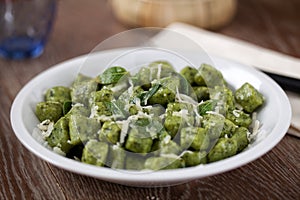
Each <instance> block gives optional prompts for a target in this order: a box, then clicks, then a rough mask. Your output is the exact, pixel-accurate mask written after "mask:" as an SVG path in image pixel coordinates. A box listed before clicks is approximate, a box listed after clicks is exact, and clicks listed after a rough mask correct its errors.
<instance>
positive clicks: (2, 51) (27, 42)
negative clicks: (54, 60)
mask: <svg viewBox="0 0 300 200" xmlns="http://www.w3.org/2000/svg"><path fill="white" fill-rule="evenodd" d="M56 4H57V2H56V0H0V56H1V57H4V58H9V59H24V58H34V57H38V56H39V55H41V54H42V52H43V50H44V47H45V44H46V42H47V39H48V37H49V34H50V32H51V29H52V25H53V22H54V18H55V11H56Z"/></svg>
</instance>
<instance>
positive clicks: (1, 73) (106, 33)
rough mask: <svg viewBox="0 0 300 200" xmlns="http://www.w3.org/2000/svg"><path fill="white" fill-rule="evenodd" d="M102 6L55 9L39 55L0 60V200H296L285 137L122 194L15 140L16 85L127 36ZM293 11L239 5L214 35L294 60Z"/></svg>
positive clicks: (299, 194)
mask: <svg viewBox="0 0 300 200" xmlns="http://www.w3.org/2000/svg"><path fill="white" fill-rule="evenodd" d="M107 2H108V1H104V0H76V1H74V0H61V1H59V7H58V14H57V18H56V23H55V27H54V30H53V32H52V34H51V38H50V40H49V42H48V45H47V47H46V49H45V52H44V53H43V54H42V55H41V56H40V57H39V58H37V59H32V60H26V61H9V60H4V59H1V60H0V100H1V101H0V119H1V120H0V148H1V150H0V183H1V185H0V199H1V200H2V199H103V200H109V199H132V200H140V199H145V200H167V199H300V140H299V139H297V138H295V137H292V136H288V135H287V136H285V137H284V138H283V140H282V141H281V142H280V143H279V144H278V145H277V146H276V147H275V148H274V149H272V150H271V151H270V152H268V153H267V154H265V155H264V156H262V157H261V158H259V159H257V160H255V161H253V162H251V163H249V164H247V165H245V166H242V167H240V168H238V169H235V170H232V171H229V172H226V173H222V174H219V175H215V176H211V177H207V178H203V179H198V180H194V181H191V182H188V183H184V184H181V185H177V186H169V187H159V188H136V187H128V186H122V185H118V184H114V183H109V182H105V181H102V180H98V179H94V178H91V177H86V176H82V175H78V174H75V173H71V172H67V171H65V170H62V169H59V168H57V167H55V166H53V165H51V164H49V163H47V162H45V161H43V160H41V159H39V158H38V157H37V156H35V155H33V154H32V153H30V152H29V151H28V150H27V149H26V148H25V147H24V146H23V145H22V144H21V143H20V142H19V141H18V140H17V138H16V137H15V135H14V133H13V131H12V128H11V125H10V120H9V113H10V107H11V103H12V102H13V99H14V97H15V96H16V94H17V93H18V91H19V90H20V89H21V88H22V87H23V86H24V84H26V83H27V82H28V81H29V80H30V79H31V78H33V77H34V76H36V75H37V74H38V73H40V72H42V71H44V70H45V69H47V68H49V67H51V66H52V65H55V64H57V63H60V62H62V61H65V60H67V59H70V58H73V57H76V56H79V55H82V54H86V53H88V52H90V51H91V50H92V49H93V48H94V47H95V46H96V45H97V44H98V43H99V42H101V41H103V40H105V39H106V38H108V37H110V36H112V35H114V34H116V33H119V32H121V31H124V30H126V29H128V27H125V26H123V25H122V24H120V23H119V22H118V21H116V19H115V18H114V16H113V15H112V13H111V10H110V8H109V6H108V3H107ZM299 10H300V1H298V0H286V1H281V0H239V6H238V12H237V14H236V16H235V19H234V20H233V21H232V23H231V24H229V25H228V26H226V27H223V28H222V29H220V30H218V32H220V33H223V34H226V35H229V36H232V37H236V38H239V39H242V40H246V41H249V42H252V43H254V44H257V45H260V46H263V47H266V48H270V49H273V50H276V51H279V52H282V53H286V54H289V55H292V56H296V57H300V50H299V49H300V13H299V12H298V11H299ZM0 31H1V30H0Z"/></svg>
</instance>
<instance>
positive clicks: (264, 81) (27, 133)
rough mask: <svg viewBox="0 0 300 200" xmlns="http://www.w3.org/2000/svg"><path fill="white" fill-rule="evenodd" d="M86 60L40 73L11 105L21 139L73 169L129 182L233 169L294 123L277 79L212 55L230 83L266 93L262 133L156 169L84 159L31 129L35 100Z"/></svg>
mask: <svg viewBox="0 0 300 200" xmlns="http://www.w3.org/2000/svg"><path fill="white" fill-rule="evenodd" d="M115 54H116V51H106V52H100V53H96V54H95V55H93V59H89V62H90V63H91V64H94V65H95V66H99V65H101V64H100V63H101V61H103V59H104V60H105V59H106V62H108V61H107V59H110V58H111V57H112V56H114V55H115ZM85 60H86V56H81V57H78V58H74V59H72V60H69V61H66V62H63V63H61V64H58V65H56V66H54V67H52V68H50V69H48V70H46V71H44V72H43V73H41V74H39V75H38V76H36V77H35V78H34V79H32V80H31V81H30V82H28V83H27V84H26V85H25V86H24V87H23V88H22V89H21V91H20V92H19V93H18V95H17V96H16V98H15V100H14V102H13V105H12V108H11V116H10V117H11V124H12V128H13V130H14V132H15V134H16V136H17V138H18V139H19V140H20V141H21V142H22V144H23V145H24V146H25V147H26V148H28V149H29V150H30V151H31V152H32V153H34V154H35V155H37V156H39V157H40V158H42V159H43V160H45V161H47V162H49V163H52V164H53V165H55V166H58V167H60V168H63V169H65V170H68V171H71V172H75V173H78V174H82V175H87V176H91V177H95V178H99V179H102V180H106V181H110V182H114V183H119V184H125V185H135V186H161V185H172V184H178V183H182V182H187V181H190V180H193V179H199V178H202V177H206V176H211V175H215V174H219V173H222V172H225V171H228V170H232V169H235V168H237V167H240V166H242V165H245V164H247V163H249V162H251V161H253V160H255V159H257V158H259V157H260V156H262V155H263V154H265V153H266V152H268V151H269V150H271V149H272V148H273V147H274V146H275V145H276V144H277V143H278V142H279V141H280V140H281V139H282V138H283V136H284V135H285V133H286V131H287V130H288V127H289V124H290V120H291V108H290V103H289V101H288V98H287V96H286V94H285V93H284V92H283V90H282V89H281V88H280V87H279V86H278V85H277V84H276V83H275V82H274V81H273V80H272V79H270V78H269V77H268V76H266V75H265V74H263V73H262V72H260V71H257V70H256V69H254V68H252V67H249V66H245V65H242V64H239V63H235V62H231V61H228V60H224V59H220V58H213V61H214V62H215V67H216V68H218V69H219V70H221V72H222V73H223V75H224V77H225V79H226V80H227V81H228V83H229V84H230V85H231V86H233V87H234V88H238V87H240V86H241V85H242V84H243V83H244V82H246V81H248V82H250V83H251V84H252V85H254V87H256V88H257V89H258V90H259V91H260V92H261V93H263V95H264V96H265V97H266V103H265V105H264V106H263V107H262V108H261V109H260V110H259V114H258V119H259V120H260V121H261V122H262V127H261V129H260V133H259V135H258V137H257V138H256V140H255V141H254V142H253V143H252V144H251V145H250V146H249V147H248V148H247V149H246V150H245V151H243V152H241V153H239V154H238V155H235V156H233V157H230V158H227V159H225V160H222V161H218V162H215V163H211V164H206V165H200V166H196V167H190V168H184V169H176V170H164V171H157V172H129V171H124V170H123V171H122V170H113V169H110V168H102V167H96V166H92V165H88V164H84V163H81V162H78V161H75V160H72V159H68V158H65V157H63V156H60V155H58V154H56V153H54V152H53V151H51V150H49V149H47V148H45V147H44V146H43V145H42V144H40V143H39V142H37V141H36V140H35V139H34V138H33V137H32V132H33V129H34V128H35V127H36V125H37V124H38V123H39V122H38V120H37V118H36V116H35V114H34V111H35V105H36V103H37V102H40V101H42V100H43V99H42V98H43V94H44V91H45V90H46V89H48V88H50V87H52V86H56V85H65V86H69V85H70V84H71V83H72V81H73V80H74V78H75V76H76V75H77V73H78V70H79V68H80V66H81V64H82V63H83V62H84V61H85ZM166 60H168V59H167V58H166ZM98 69H99V68H98ZM95 73H96V74H98V73H99V72H94V75H95Z"/></svg>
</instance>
